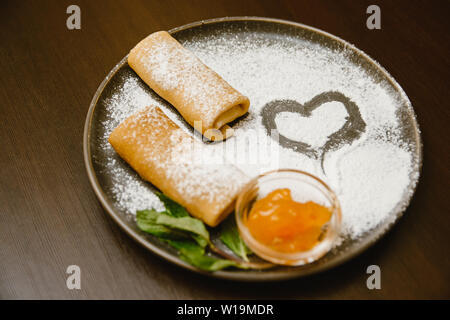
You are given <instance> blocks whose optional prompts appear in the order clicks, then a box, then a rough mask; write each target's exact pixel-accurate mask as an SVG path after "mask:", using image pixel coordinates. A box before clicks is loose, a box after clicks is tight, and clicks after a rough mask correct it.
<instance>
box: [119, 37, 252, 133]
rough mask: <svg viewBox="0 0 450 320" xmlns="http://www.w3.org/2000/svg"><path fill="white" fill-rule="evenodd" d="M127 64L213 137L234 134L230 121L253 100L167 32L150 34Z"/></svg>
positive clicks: (190, 122) (243, 112)
mask: <svg viewBox="0 0 450 320" xmlns="http://www.w3.org/2000/svg"><path fill="white" fill-rule="evenodd" d="M128 64H129V65H130V66H131V68H133V70H134V71H136V73H137V74H138V75H139V76H140V77H141V78H142V80H144V81H145V82H146V83H147V84H148V85H149V86H150V88H152V89H153V90H154V91H155V92H156V93H157V94H158V95H160V96H161V97H162V98H164V99H165V100H167V101H168V102H170V103H171V104H172V105H173V106H174V107H175V108H176V109H177V110H178V112H179V113H180V114H181V115H182V116H183V117H184V119H185V120H186V121H187V122H188V123H189V124H190V125H191V126H193V127H194V128H195V129H196V130H197V131H199V132H201V133H202V134H203V135H204V136H205V137H206V138H208V139H210V140H216V141H218V140H223V139H226V138H228V137H229V136H230V135H232V134H233V130H231V128H230V127H229V126H228V125H227V123H229V122H231V121H233V120H235V119H236V118H238V117H240V116H242V115H244V114H245V113H246V112H247V110H248V108H249V106H250V102H249V100H248V98H247V97H245V96H243V95H242V94H241V93H239V92H238V91H237V90H235V89H234V88H233V87H231V86H230V85H229V84H228V83H227V82H226V81H225V80H224V79H222V78H221V77H220V76H219V75H218V74H217V73H216V72H214V71H213V70H211V69H210V68H208V67H207V66H206V65H205V64H203V63H202V62H201V61H200V59H198V58H197V57H196V56H195V55H194V54H193V53H192V52H190V51H189V50H187V49H186V48H184V47H183V46H182V45H181V44H180V43H179V42H178V41H177V40H175V39H174V38H173V37H172V36H171V35H170V34H169V33H167V32H166V31H159V32H155V33H153V34H151V35H149V36H148V37H147V38H145V39H144V40H142V41H141V42H139V43H138V44H137V45H136V47H134V48H133V49H132V50H131V51H130V54H129V55H128Z"/></svg>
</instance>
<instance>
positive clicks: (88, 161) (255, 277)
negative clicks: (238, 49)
mask: <svg viewBox="0 0 450 320" xmlns="http://www.w3.org/2000/svg"><path fill="white" fill-rule="evenodd" d="M232 21H242V22H245V21H262V22H269V23H277V24H283V25H288V26H293V27H296V28H301V29H307V30H309V31H312V32H315V33H319V34H321V35H323V36H325V37H328V38H331V39H333V40H335V41H337V42H339V43H340V44H343V45H344V47H345V48H349V49H351V50H353V51H354V52H355V53H356V54H358V55H360V56H362V57H363V58H364V59H365V60H366V61H368V62H370V63H371V64H373V65H374V66H375V67H376V68H377V69H379V71H381V72H382V73H383V74H384V75H385V77H386V79H387V80H388V81H389V82H390V84H391V85H392V86H393V87H395V89H396V91H397V92H398V93H400V95H401V97H402V99H404V101H405V102H406V104H407V107H408V108H409V109H410V110H409V111H410V115H411V116H412V118H413V120H414V121H413V124H414V126H415V138H416V139H415V140H416V141H417V150H416V156H417V176H416V177H415V179H413V180H412V183H413V185H412V188H411V192H409V195H408V196H407V197H406V198H405V206H404V208H401V209H400V210H399V212H397V213H396V214H395V219H393V220H392V221H391V222H390V223H389V224H388V225H386V227H385V228H384V230H383V231H381V232H380V234H379V235H378V236H376V237H374V238H373V239H371V241H367V243H365V244H364V245H361V246H359V247H357V248H355V249H353V250H352V252H349V253H347V254H345V255H342V256H340V257H337V258H336V259H335V260H333V261H331V262H330V263H327V264H323V265H319V266H317V268H311V269H299V270H298V272H295V269H294V270H291V271H289V272H285V273H269V272H268V271H261V274H258V272H253V273H249V272H246V271H223V270H221V271H216V272H208V271H203V270H201V269H198V268H196V267H194V266H192V265H190V264H188V263H186V262H184V261H183V260H181V259H180V258H178V257H176V256H175V255H173V254H170V253H168V252H167V251H165V250H164V249H162V248H159V247H157V246H156V245H154V244H152V243H151V242H150V241H148V240H146V239H145V237H144V236H140V235H139V234H137V233H136V231H134V230H133V229H132V228H131V227H129V226H128V225H127V224H126V223H124V222H123V221H122V219H123V218H121V217H119V214H117V213H116V212H115V210H114V209H113V208H112V206H111V205H110V204H109V202H108V201H107V198H108V197H107V195H106V194H105V193H104V191H103V189H102V188H101V186H100V183H99V182H98V179H97V176H96V173H95V170H94V167H93V163H92V153H91V147H90V137H91V128H92V126H91V124H92V120H93V115H94V111H95V107H96V106H97V102H98V100H99V98H100V96H101V94H102V92H103V90H104V88H105V87H106V85H107V84H108V82H109V81H110V80H111V78H112V77H113V76H114V75H115V74H116V72H117V71H118V70H119V69H120V68H121V67H123V66H124V65H125V64H126V62H127V58H128V54H127V55H125V57H123V58H122V59H121V60H120V62H118V63H117V64H116V65H115V66H114V67H113V68H112V70H111V71H109V73H108V74H107V76H106V77H105V78H104V79H103V81H102V82H101V83H100V85H99V86H98V88H97V90H96V92H95V94H94V96H93V98H92V100H91V102H90V105H89V109H88V112H87V115H86V120H85V124H84V130H83V158H84V164H85V169H86V172H87V175H88V178H89V182H90V184H91V186H92V188H93V190H94V193H95V195H96V197H97V199H98V200H99V201H100V203H101V205H102V207H103V208H104V210H105V211H106V212H107V213H108V215H109V216H110V217H111V218H112V219H113V220H114V222H116V223H117V224H118V225H119V227H120V228H121V229H122V230H123V231H125V233H127V234H128V236H130V237H131V238H132V239H133V240H135V241H136V242H137V243H139V244H140V245H142V246H143V247H145V248H146V249H147V250H149V251H151V252H152V253H154V254H156V256H159V257H160V258H163V259H165V260H167V261H169V262H172V263H174V264H175V265H178V266H180V267H183V268H185V269H188V270H190V271H193V272H196V273H200V274H203V275H206V276H209V277H213V278H221V279H227V280H235V281H243V282H267V281H280V280H288V279H292V278H299V277H304V276H308V275H311V274H315V273H319V272H323V271H325V270H328V269H331V268H334V267H336V266H338V265H341V264H343V263H345V262H346V261H349V260H350V259H353V258H355V257H356V256H358V255H359V254H361V253H362V252H364V251H366V250H367V249H368V248H369V247H371V246H372V245H374V244H375V243H377V242H378V241H379V240H380V239H381V238H382V237H384V236H385V235H386V234H387V233H388V232H389V231H390V230H391V229H392V227H393V226H394V225H395V224H396V223H397V222H398V221H399V220H400V218H401V217H402V216H403V215H404V213H405V211H406V209H407V208H408V207H409V205H410V203H411V199H412V197H413V195H414V194H415V192H416V190H417V185H418V182H419V180H420V176H421V173H422V166H423V141H422V137H421V134H420V133H421V131H420V127H419V123H418V121H417V115H416V113H415V111H414V108H413V106H412V103H411V101H410V100H409V97H408V96H407V94H406V92H405V91H404V90H403V88H402V87H401V86H400V84H398V82H397V81H396V80H395V78H394V77H392V76H391V74H390V73H389V72H388V71H387V70H386V69H385V68H384V67H383V66H381V65H380V64H379V63H378V62H377V61H376V60H375V59H373V58H371V57H370V56H369V55H368V54H366V53H365V52H363V51H362V50H360V49H358V48H357V47H356V46H354V45H353V44H352V43H349V42H348V41H346V40H343V39H342V38H340V37H338V36H335V35H333V34H330V33H328V32H326V31H323V30H321V29H318V28H315V27H311V26H308V25H305V24H302V23H299V22H293V21H289V20H283V19H276V18H267V17H257V16H232V17H220V18H212V19H206V20H199V21H196V22H191V23H188V24H184V25H182V26H178V27H175V28H172V29H170V30H169V31H168V32H169V33H170V34H173V33H176V32H179V31H183V30H187V29H191V28H194V27H198V26H202V25H206V24H214V23H221V22H232ZM261 275H264V277H261Z"/></svg>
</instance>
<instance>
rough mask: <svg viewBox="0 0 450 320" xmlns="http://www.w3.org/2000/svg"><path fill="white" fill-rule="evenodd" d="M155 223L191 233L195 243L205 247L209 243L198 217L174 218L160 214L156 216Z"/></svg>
mask: <svg viewBox="0 0 450 320" xmlns="http://www.w3.org/2000/svg"><path fill="white" fill-rule="evenodd" d="M156 223H157V224H158V225H162V226H164V227H167V228H171V229H176V230H180V231H187V232H190V233H192V236H193V238H194V239H195V241H197V243H198V244H199V245H200V246H202V247H206V246H207V245H208V243H209V232H208V230H206V227H205V225H204V224H203V222H202V221H200V220H199V219H195V218H192V217H180V218H176V217H171V216H169V215H165V214H162V215H160V216H158V217H157V219H156Z"/></svg>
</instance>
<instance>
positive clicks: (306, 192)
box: [235, 169, 342, 266]
mask: <svg viewBox="0 0 450 320" xmlns="http://www.w3.org/2000/svg"><path fill="white" fill-rule="evenodd" d="M280 188H287V189H290V190H291V195H292V198H293V200H295V201H298V202H307V201H313V202H316V203H318V204H321V205H323V206H325V207H327V208H328V209H330V211H331V213H332V214H331V218H330V220H329V221H328V222H327V223H326V224H325V225H324V227H323V232H322V234H321V240H320V241H319V242H318V243H317V244H316V245H315V246H314V247H313V248H311V249H310V250H307V251H299V252H294V253H283V252H279V251H276V250H274V249H272V248H270V247H268V246H267V245H265V244H263V243H261V242H259V241H258V240H256V239H255V238H253V236H252V235H251V233H250V231H249V230H248V228H247V227H246V225H245V223H244V222H243V220H244V219H245V218H246V216H248V214H249V213H250V210H251V208H252V206H253V204H254V203H255V201H256V200H258V199H261V198H264V197H265V196H266V195H267V194H268V193H270V192H271V191H273V190H275V189H280ZM235 214H236V223H237V226H238V229H239V233H240V235H241V237H242V239H243V240H244V242H245V243H246V244H247V245H248V247H249V248H250V249H251V250H252V251H253V252H254V253H255V254H257V255H258V256H260V257H261V258H263V259H265V260H267V261H270V262H273V263H276V264H282V265H290V266H299V265H304V264H307V263H311V262H313V261H315V260H317V259H319V258H320V257H322V256H324V255H325V254H326V253H327V252H328V251H330V249H331V248H332V246H333V243H334V241H335V240H336V238H337V236H338V235H339V231H340V227H341V219H342V217H341V207H340V205H339V201H338V199H337V197H336V195H335V194H334V192H333V191H332V190H331V189H330V187H328V185H327V184H326V183H325V182H323V181H322V180H320V179H319V178H317V177H315V176H313V175H311V174H309V173H307V172H304V171H299V170H291V169H281V170H275V171H270V172H267V173H264V174H262V175H260V176H258V177H256V178H254V179H253V180H251V181H250V182H249V183H248V184H247V186H246V187H245V188H244V190H243V191H242V192H241V194H240V195H239V196H238V198H237V200H236V210H235ZM268 228H270V226H268Z"/></svg>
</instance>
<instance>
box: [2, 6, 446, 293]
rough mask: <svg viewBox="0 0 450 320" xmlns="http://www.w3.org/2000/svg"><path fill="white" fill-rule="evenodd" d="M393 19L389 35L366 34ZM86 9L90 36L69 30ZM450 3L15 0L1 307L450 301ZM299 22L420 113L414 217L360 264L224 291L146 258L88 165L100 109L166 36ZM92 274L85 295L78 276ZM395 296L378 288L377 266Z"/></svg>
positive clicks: (222, 285)
mask: <svg viewBox="0 0 450 320" xmlns="http://www.w3.org/2000/svg"><path fill="white" fill-rule="evenodd" d="M373 3H375V4H378V5H379V6H380V7H381V16H382V29H381V30H375V31H371V30H368V29H367V28H366V24H365V23H366V18H367V15H366V13H365V12H366V8H367V6H368V5H370V4H373ZM70 4H78V5H79V6H80V7H81V12H82V29H81V30H76V31H69V30H68V29H67V28H66V18H67V14H66V8H67V6H68V5H70ZM449 14H450V2H449V1H381V2H380V1H352V0H348V1H336V0H328V1H316V0H315V1H299V0H286V1H261V0H223V1H212V0H205V1H137V0H135V1H130V0H128V1H106V0H105V1H98V0H96V1H80V0H76V1H72V0H71V1H2V2H1V4H0V26H1V27H0V40H1V47H0V72H1V74H0V83H1V86H0V116H1V118H0V142H1V144H0V146H1V147H0V148H1V149H0V150H1V151H0V298H2V299H16V298H27V299H28V298H45V299H54V298H61V299H67V298H69V299H70V298H76V299H85V298H95V299H97V298H99V299H116V298H121V299H129V298H137V299H141V298H144V299H182V298H187V299H215V298H223V299H227V298H295V299H297V298H331V299H356V298H363V299H364V298H369V299H380V298H387V299H391V298H394V299H397V298H447V299H448V298H450V287H449V285H450V273H449V271H450V259H449V245H450V215H449V208H450V203H449V197H450V195H449V189H450V188H449V180H450V174H449V167H448V165H449V143H448V134H449V129H448V126H449V124H448V121H449V119H450V117H449V103H448V99H449V93H448V81H449V70H450V58H449V57H450V56H449V53H450V52H449V46H450V45H449V44H450V37H449V31H450V23H449V21H450V19H449ZM237 15H255V16H265V17H274V18H282V19H288V20H292V21H297V22H302V23H305V24H308V25H311V26H314V27H318V28H320V29H323V30H326V31H328V32H330V33H332V34H335V35H337V36H339V37H342V38H343V39H345V40H347V41H349V42H351V43H354V44H355V45H356V46H357V47H358V48H360V49H362V50H363V51H365V52H366V53H368V54H369V55H370V56H371V57H373V58H375V59H376V60H377V61H379V62H380V63H381V64H382V65H383V66H384V67H385V68H386V69H387V70H388V71H389V72H390V73H391V74H392V75H393V76H394V77H395V78H396V79H397V81H398V82H399V83H400V84H401V85H402V87H403V88H404V90H405V91H406V93H407V94H408V96H409V97H410V99H411V101H412V103H413V105H414V108H415V110H416V113H417V116H418V121H419V124H420V126H421V129H422V137H423V141H424V166H423V170H422V176H421V179H420V183H419V186H418V189H417V191H416V194H415V196H414V198H413V200H412V203H411V205H410V206H409V208H408V209H407V211H406V214H405V216H404V217H403V218H402V219H401V221H400V222H399V223H398V225H396V226H395V227H394V229H393V230H392V231H391V232H390V233H389V234H388V235H387V236H386V237H385V238H384V239H382V241H380V242H379V243H377V244H376V245H375V246H374V247H372V248H370V249H369V250H368V251H366V252H365V253H363V254H362V255H360V256H359V257H357V258H356V259H354V260H352V261H350V262H348V263H346V264H344V265H342V266H340V267H338V268H336V269H334V270H331V271H328V272H325V273H322V274H319V275H315V276H311V277H308V278H305V279H298V280H292V281H288V282H279V283H271V284H267V283H265V284H251V283H246V284H245V283H244V284H242V283H235V282H230V281H223V280H216V279H211V278H207V277H204V276H201V275H197V274H194V273H191V272H189V271H186V270H183V269H181V268H179V267H177V266H174V265H171V264H170V263H168V262H165V261H163V260H162V259H160V258H159V257H157V256H156V255H154V254H152V253H151V252H148V251H146V250H145V249H143V248H142V247H140V246H139V245H138V244H136V243H135V242H134V241H133V240H131V239H130V238H129V237H128V236H127V235H126V234H125V233H124V232H122V231H121V230H120V229H119V228H118V227H117V226H116V225H115V223H114V222H113V221H112V220H111V219H110V218H109V216H108V215H107V214H106V212H105V211H104V210H103V209H102V207H101V206H100V203H99V202H98V201H97V199H96V197H95V195H94V192H93V191H92V189H91V186H90V184H89V181H88V178H87V176H86V172H85V167H84V163H83V150H82V135H83V126H84V120H85V116H86V113H87V110H88V107H89V103H90V100H91V98H92V96H93V94H94V92H95V90H96V89H97V87H98V85H99V84H100V82H101V81H102V80H103V78H104V77H105V75H106V74H107V73H108V72H109V70H110V69H111V68H112V67H113V66H114V65H115V64H116V63H117V62H118V61H119V60H120V59H121V58H122V57H123V56H124V55H125V54H126V53H127V52H128V51H129V49H130V48H132V47H133V46H134V45H135V44H136V43H137V42H138V41H139V40H140V39H142V38H143V37H145V36H146V35H147V34H149V33H151V32H153V31H156V30H161V29H164V30H167V29H170V28H173V27H176V26H179V25H183V24H186V23H189V22H193V21H197V20H201V19H208V18H215V17H221V16H237ZM71 264H76V265H79V266H80V267H81V273H82V274H81V276H82V277H81V278H82V283H81V285H82V288H81V290H68V289H67V287H66V277H67V275H66V273H65V272H66V268H67V266H68V265H71ZM371 264H377V265H379V266H380V267H381V272H382V289H381V290H372V291H371V290H368V289H367V287H366V279H367V274H366V273H365V271H366V268H367V266H368V265H371Z"/></svg>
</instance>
